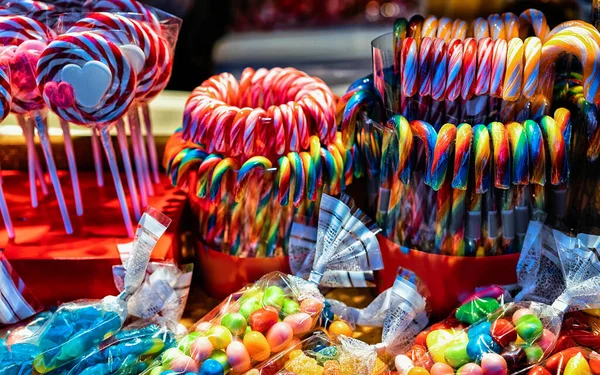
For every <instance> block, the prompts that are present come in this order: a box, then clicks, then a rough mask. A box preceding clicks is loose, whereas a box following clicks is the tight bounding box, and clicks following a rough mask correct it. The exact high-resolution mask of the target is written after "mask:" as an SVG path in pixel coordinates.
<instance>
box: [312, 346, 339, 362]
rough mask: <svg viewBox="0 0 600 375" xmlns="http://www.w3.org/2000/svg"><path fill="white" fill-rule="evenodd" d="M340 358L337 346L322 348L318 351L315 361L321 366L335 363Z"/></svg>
mask: <svg viewBox="0 0 600 375" xmlns="http://www.w3.org/2000/svg"><path fill="white" fill-rule="evenodd" d="M338 357H339V354H338V349H337V347H335V346H328V347H323V348H320V350H318V351H316V354H315V359H316V360H317V362H319V364H321V365H323V364H324V363H325V362H326V361H335V360H337V359H338Z"/></svg>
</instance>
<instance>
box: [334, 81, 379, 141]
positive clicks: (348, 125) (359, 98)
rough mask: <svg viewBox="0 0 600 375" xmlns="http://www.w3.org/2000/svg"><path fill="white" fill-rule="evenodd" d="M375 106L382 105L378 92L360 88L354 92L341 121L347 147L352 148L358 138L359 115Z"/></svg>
mask: <svg viewBox="0 0 600 375" xmlns="http://www.w3.org/2000/svg"><path fill="white" fill-rule="evenodd" d="M373 106H375V107H381V102H380V100H379V98H378V96H377V94H376V93H375V92H374V91H372V90H358V91H356V92H354V93H353V94H352V96H351V97H350V99H349V100H348V103H347V105H346V108H345V109H344V114H343V116H342V121H341V129H342V137H343V140H344V145H345V146H346V148H350V147H351V146H352V144H353V143H354V142H355V140H356V125H357V123H358V121H359V116H360V115H361V113H363V112H364V111H366V110H369V109H372V108H373Z"/></svg>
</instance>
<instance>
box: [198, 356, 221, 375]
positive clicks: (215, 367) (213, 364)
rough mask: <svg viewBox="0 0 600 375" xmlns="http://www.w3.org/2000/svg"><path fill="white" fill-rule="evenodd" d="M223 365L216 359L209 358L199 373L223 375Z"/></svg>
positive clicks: (201, 374)
mask: <svg viewBox="0 0 600 375" xmlns="http://www.w3.org/2000/svg"><path fill="white" fill-rule="evenodd" d="M223 372H224V369H223V366H222V365H221V364H220V363H219V362H218V361H216V360H214V359H211V358H209V359H207V360H206V361H204V363H203V364H202V367H200V372H199V373H198V375H223Z"/></svg>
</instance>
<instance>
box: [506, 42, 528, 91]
mask: <svg viewBox="0 0 600 375" xmlns="http://www.w3.org/2000/svg"><path fill="white" fill-rule="evenodd" d="M524 52H525V51H524V48H523V41H522V40H521V39H518V38H514V39H511V40H510V41H509V42H508V49H507V53H506V73H505V75H504V89H503V91H502V99H504V100H505V101H511V102H514V101H516V100H517V99H518V98H519V95H520V94H521V85H522V82H523V54H524Z"/></svg>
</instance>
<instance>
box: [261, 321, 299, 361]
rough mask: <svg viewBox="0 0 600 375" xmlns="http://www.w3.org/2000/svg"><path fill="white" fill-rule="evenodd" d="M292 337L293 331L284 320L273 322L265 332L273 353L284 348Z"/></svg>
mask: <svg viewBox="0 0 600 375" xmlns="http://www.w3.org/2000/svg"><path fill="white" fill-rule="evenodd" d="M293 337H294V331H293V330H292V327H291V326H290V325H289V324H287V323H286V322H279V323H275V325H273V327H271V328H270V329H269V331H268V332H267V336H266V338H267V342H268V343H269V346H270V347H271V351H272V352H273V353H277V352H280V351H282V350H283V349H285V348H286V347H287V346H288V345H289V344H290V342H292V338H293Z"/></svg>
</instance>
